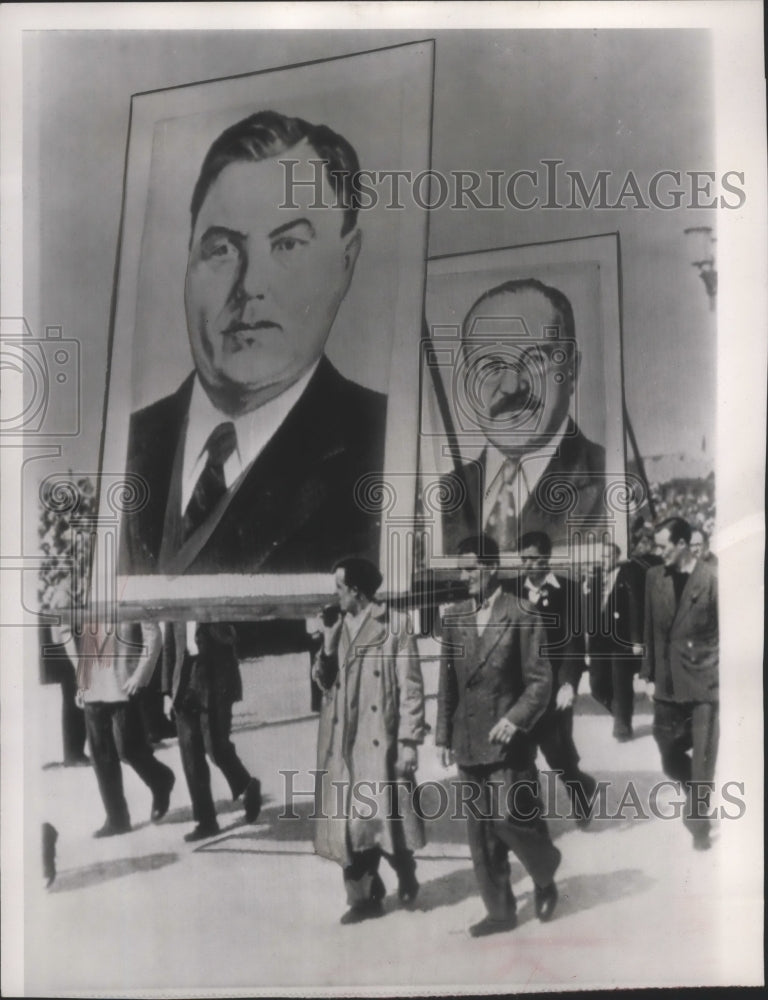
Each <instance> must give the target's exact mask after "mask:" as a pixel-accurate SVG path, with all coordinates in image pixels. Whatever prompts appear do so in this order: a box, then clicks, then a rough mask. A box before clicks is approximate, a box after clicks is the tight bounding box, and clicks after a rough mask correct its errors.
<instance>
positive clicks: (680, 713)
mask: <svg viewBox="0 0 768 1000" xmlns="http://www.w3.org/2000/svg"><path fill="white" fill-rule="evenodd" d="M680 582H681V583H682V581H680ZM719 662H720V661H719V629H718V601H717V573H716V571H715V570H714V569H713V568H712V566H711V565H710V564H708V563H705V562H703V561H702V560H700V559H699V560H698V561H697V562H696V565H695V566H694V567H693V570H692V572H691V573H690V575H689V576H688V578H687V580H686V581H685V582H684V585H683V586H682V592H681V595H680V599H679V603H678V602H677V599H676V595H675V582H674V573H672V572H670V571H669V570H668V569H667V568H666V567H665V566H655V567H654V568H653V569H650V570H649V571H648V576H647V579H646V591H645V661H644V663H643V669H642V676H643V677H644V678H646V679H647V680H649V681H651V682H652V683H653V684H654V686H655V690H654V719H653V734H654V737H655V739H656V743H657V744H658V747H659V751H660V752H661V764H662V768H663V770H664V773H665V774H666V775H667V776H668V777H669V778H671V779H672V780H673V781H682V782H685V783H686V791H687V797H688V802H687V807H686V815H685V822H686V825H688V827H689V829H691V832H692V833H693V835H694V842H696V841H697V840H698V841H699V842H702V841H703V842H704V843H706V841H707V839H708V836H709V820H708V819H706V818H705V817H706V815H707V813H708V812H709V807H708V800H709V796H708V794H707V789H708V786H709V785H710V784H711V782H712V781H713V780H714V774H715V762H716V758H717V745H718V737H719ZM689 750H690V751H692V755H691V756H689V755H688V751H689ZM697 799H698V802H697Z"/></svg>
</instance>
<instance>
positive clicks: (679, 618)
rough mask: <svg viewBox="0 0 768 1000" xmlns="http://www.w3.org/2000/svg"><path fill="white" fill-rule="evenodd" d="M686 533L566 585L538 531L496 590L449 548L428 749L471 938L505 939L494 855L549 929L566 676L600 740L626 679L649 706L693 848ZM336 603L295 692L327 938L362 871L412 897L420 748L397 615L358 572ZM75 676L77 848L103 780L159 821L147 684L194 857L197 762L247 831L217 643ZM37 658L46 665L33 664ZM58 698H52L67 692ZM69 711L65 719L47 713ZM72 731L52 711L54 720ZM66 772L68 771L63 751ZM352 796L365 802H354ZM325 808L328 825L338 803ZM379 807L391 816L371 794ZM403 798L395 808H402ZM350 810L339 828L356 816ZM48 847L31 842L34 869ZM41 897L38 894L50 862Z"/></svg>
mask: <svg viewBox="0 0 768 1000" xmlns="http://www.w3.org/2000/svg"><path fill="white" fill-rule="evenodd" d="M692 541H693V531H692V528H691V525H690V524H689V523H688V522H687V521H685V520H684V519H682V518H680V517H671V518H667V519H665V520H664V521H662V522H660V523H659V524H657V525H656V526H655V528H654V529H653V541H652V546H650V549H651V550H650V551H649V545H648V536H647V532H646V531H645V530H643V529H639V530H638V531H637V532H636V534H635V536H634V538H633V551H632V553H631V557H630V558H629V559H624V560H622V559H621V558H620V556H621V553H620V551H619V550H618V549H617V547H616V546H615V545H614V544H613V543H612V542H610V541H609V540H607V539H606V541H605V542H604V545H603V549H602V554H601V556H602V557H601V559H600V561H599V562H598V563H597V564H596V565H594V566H593V567H592V569H591V570H590V572H589V573H588V574H586V575H584V576H582V577H581V578H574V579H569V578H567V577H566V576H562V575H559V574H557V573H555V572H553V569H552V567H551V566H550V555H551V550H552V545H551V539H550V538H549V536H548V535H547V534H546V533H545V532H542V531H532V532H528V533H526V534H525V535H523V536H522V537H521V538H520V540H519V542H520V544H519V555H520V565H521V569H520V572H519V575H518V576H517V577H516V578H515V579H509V577H508V576H503V575H502V574H500V572H499V563H500V558H499V546H498V544H497V543H496V541H495V540H494V539H493V538H492V537H491V536H490V535H488V534H478V535H474V536H468V537H466V538H465V539H463V540H462V542H461V543H460V545H459V552H458V560H459V564H460V566H461V579H462V582H463V584H464V585H465V589H466V594H467V596H466V599H465V600H462V601H459V602H458V603H454V604H452V605H450V606H448V607H447V608H445V609H444V613H443V615H442V622H441V646H442V650H443V656H442V661H441V666H440V679H439V691H438V707H437V723H436V729H435V744H436V745H437V747H439V748H440V754H441V758H442V761H443V763H444V765H445V766H446V767H453V766H454V765H455V766H456V767H457V768H458V775H457V777H455V778H454V779H452V780H453V781H455V782H456V783H458V785H460V786H462V789H463V790H462V791H461V794H460V801H461V803H462V804H465V805H467V806H468V807H467V808H466V809H464V810H463V818H464V819H465V820H466V825H467V836H468V839H469V847H470V853H471V857H472V864H473V867H474V871H475V874H476V877H477V882H478V889H479V892H480V895H481V897H482V899H483V901H484V903H485V906H486V909H487V916H486V917H485V918H484V919H483V920H481V921H480V922H479V923H477V924H473V925H472V926H471V927H470V934H471V935H472V936H475V937H478V936H485V935H488V934H494V933H497V932H501V931H505V930H511V929H513V928H514V926H515V924H516V919H517V918H516V904H515V899H514V895H513V893H512V888H511V885H510V878H509V873H510V867H509V861H508V853H509V852H510V851H511V852H513V854H514V855H516V857H517V858H518V860H519V861H520V862H521V863H522V865H523V866H524V868H525V869H526V871H527V872H528V873H529V874H530V876H531V878H532V880H533V883H534V900H535V909H536V913H537V916H538V917H539V919H540V920H542V921H546V920H549V919H551V917H552V916H553V913H554V911H555V908H556V905H557V900H558V890H557V885H556V882H555V874H556V872H557V868H558V866H559V863H560V851H559V849H558V848H557V847H555V846H554V845H553V843H552V841H551V838H550V835H549V832H548V828H547V823H546V820H545V818H544V817H543V816H542V814H541V800H540V797H539V787H538V773H537V769H536V756H537V752H538V751H539V750H541V752H542V754H543V756H544V758H545V760H546V762H547V765H548V766H549V768H551V770H552V771H553V772H555V773H556V774H557V775H558V776H559V778H560V779H561V781H562V782H563V784H564V786H565V788H566V790H567V792H568V796H569V800H570V803H571V815H572V818H573V819H574V821H575V822H576V823H577V825H578V826H580V827H582V828H586V827H587V826H589V824H590V822H591V820H592V816H593V811H594V809H595V806H596V792H597V783H596V782H595V779H594V778H593V777H592V776H591V775H589V774H587V773H586V772H584V771H583V770H582V769H581V767H580V762H579V761H580V758H579V753H578V749H577V747H576V744H575V741H574V728H573V710H574V704H575V702H576V699H577V696H578V691H579V686H580V684H579V682H580V679H581V677H582V674H583V673H584V672H587V674H588V677H589V688H590V692H591V694H592V696H593V697H594V699H595V700H596V701H597V702H598V703H599V704H600V705H602V706H604V708H605V709H606V710H607V711H608V712H610V714H611V716H612V719H613V734H614V737H615V738H616V740H618V741H621V742H623V741H626V740H631V739H632V738H633V729H632V715H633V701H634V689H635V683H634V678H635V676H636V675H637V674H638V673H639V674H640V675H641V677H642V678H643V679H644V681H645V683H646V685H647V689H648V691H649V693H650V694H651V696H652V697H653V699H654V723H653V733H654V737H655V740H656V743H657V745H658V748H659V752H660V758H661V766H662V769H663V771H664V773H665V775H667V776H668V777H669V778H670V779H672V780H673V781H677V782H680V783H681V784H682V786H684V788H685V790H686V807H685V810H684V816H683V818H684V822H685V823H686V826H687V827H688V829H689V830H690V832H691V834H692V837H693V846H694V847H695V848H696V849H699V850H705V849H707V848H709V847H710V843H711V842H710V830H709V820H708V819H707V813H708V801H709V794H710V791H711V788H712V782H713V778H714V767H715V760H716V754H717V742H718V618H717V574H716V567H715V566H714V564H713V563H712V561H710V560H707V559H706V558H704V556H703V555H701V553H700V552H699V554H698V555H697V554H696V553H695V552H694V550H693V547H692ZM334 574H335V583H336V592H337V599H338V600H337V603H336V604H334V605H332V606H330V607H329V608H327V609H325V610H324V612H323V615H322V629H321V631H320V632H318V633H317V637H316V638H317V647H318V648H317V652H316V655H315V656H314V659H313V667H312V677H313V680H314V681H315V683H316V684H317V685H318V687H319V688H320V690H321V691H322V698H321V703H320V720H319V728H318V752H317V774H318V775H319V779H317V784H316V790H315V794H316V806H315V849H316V852H317V853H318V854H319V855H321V856H323V857H327V858H331V859H333V860H335V861H336V862H338V863H339V864H340V866H341V867H342V871H343V881H344V885H345V888H346V893H347V899H348V903H349V908H348V910H347V911H346V912H345V913H344V915H343V917H342V923H345V924H349V923H357V922H359V921H362V920H366V919H370V918H373V917H379V916H381V915H383V913H384V909H383V905H382V898H383V895H384V884H383V882H382V880H381V878H380V876H379V874H378V867H379V863H380V859H381V858H382V857H385V858H387V860H388V861H389V863H390V864H391V865H392V867H393V868H394V870H395V871H396V873H397V877H398V894H399V897H400V899H401V901H402V902H403V903H404V904H408V903H411V902H413V900H415V898H416V896H417V895H418V891H419V883H418V879H417V876H416V861H415V857H414V851H416V850H418V849H419V848H420V847H422V846H423V845H424V843H425V837H426V830H425V824H424V820H423V818H422V817H421V815H420V813H419V810H418V808H416V807H415V804H414V803H415V800H414V797H413V794H412V792H413V789H414V786H415V782H416V778H417V769H418V750H419V746H420V745H421V744H422V743H423V742H424V740H425V738H426V736H427V733H428V727H427V726H426V724H425V718H424V686H423V681H422V673H421V666H420V661H419V653H418V649H417V645H416V642H415V639H414V636H413V630H412V629H411V628H410V627H409V626H408V623H407V622H406V620H405V616H404V613H403V612H399V611H397V610H396V609H395V608H393V607H388V606H387V604H386V603H384V602H382V601H380V600H379V599H378V598H377V591H378V590H379V587H380V584H381V581H382V576H381V573H380V572H379V570H378V568H377V567H376V566H375V565H374V564H373V563H372V562H370V561H369V560H367V559H365V558H362V557H355V558H347V559H343V560H341V561H339V562H338V563H337V565H336V566H335V568H334ZM59 638H60V640H61V645H60V647H58V648H59V649H60V650H63V651H64V652H65V653H67V654H68V656H69V657H70V658H71V662H72V663H73V664H74V670H75V679H74V682H73V685H72V686H73V687H74V688H75V690H76V695H75V698H76V700H77V704H78V705H79V706H81V707H82V708H83V709H84V712H85V729H86V732H87V738H88V745H89V750H90V761H91V763H92V765H93V769H94V772H95V775H96V779H97V785H98V790H99V793H100V795H101V799H102V802H103V804H104V809H105V814H106V817H105V821H104V824H103V825H102V826H101V827H100V828H99V829H98V830H96V831H95V834H94V836H96V837H109V836H117V835H122V834H126V833H128V832H129V831H130V830H131V819H130V815H129V813H128V807H127V803H126V800H125V795H124V792H123V785H122V775H121V761H122V762H124V763H127V764H129V765H130V766H131V767H133V768H134V770H135V771H136V772H137V774H138V775H139V777H140V778H141V779H142V780H143V781H144V783H145V784H146V785H147V787H148V789H149V790H150V793H151V807H150V810H151V819H152V821H153V822H159V821H160V820H162V818H163V817H164V816H165V814H166V812H167V810H168V808H169V804H170V799H171V794H172V792H173V789H174V787H175V785H176V775H175V774H174V772H173V770H172V769H171V768H169V767H168V766H167V765H165V764H163V763H160V762H159V761H158V760H157V758H156V757H155V755H154V753H153V749H152V746H151V744H150V742H149V740H148V737H147V731H146V725H145V722H144V718H143V715H142V712H141V710H140V707H139V706H140V703H141V693H142V692H143V691H146V689H147V687H148V685H149V683H150V680H151V679H152V678H153V677H154V676H156V675H158V674H159V676H160V689H161V692H162V696H163V698H164V708H165V711H166V713H167V715H168V716H170V717H174V718H175V721H176V726H177V729H178V739H179V751H180V755H181V762H182V769H183V773H184V777H185V779H186V784H187V788H188V794H189V797H190V800H191V803H192V810H193V817H194V820H195V826H194V828H193V829H192V830H191V831H190V832H189V833H187V834H186V836H185V840H187V841H189V842H194V841H198V840H204V839H206V838H209V837H212V836H215V835H216V834H217V833H218V832H219V826H218V823H217V821H216V808H215V804H214V801H213V798H212V795H211V785H210V772H209V767H208V760H210V761H211V762H213V763H214V764H215V765H216V766H217V767H219V768H220V769H221V770H222V772H223V773H224V775H225V777H226V779H227V781H228V783H229V786H230V789H231V793H232V797H233V799H238V798H241V797H242V801H243V805H244V810H245V819H246V821H248V822H255V821H256V820H257V819H258V816H259V812H260V808H261V786H260V781H259V779H258V778H256V777H254V776H252V775H251V774H250V773H249V772H248V771H247V769H246V768H245V766H244V765H243V764H242V762H241V761H240V758H239V756H238V754H237V751H236V749H235V746H234V744H233V742H232V740H231V724H232V706H233V704H234V703H235V702H237V701H238V700H240V699H241V698H242V681H241V678H240V669H239V662H238V656H237V649H236V634H235V631H234V629H233V628H232V626H230V625H227V624H221V623H219V624H203V623H194V622H187V623H174V624H168V625H166V626H165V628H164V629H161V627H160V626H159V625H157V624H153V623H142V624H126V623H123V624H122V625H120V626H119V627H118V628H117V629H113V630H111V631H110V630H104V631H97V632H96V634H93V633H88V634H87V635H85V636H81V637H77V636H75V635H73V634H72V633H71V632H69V633H67V630H66V629H65V630H64V634H63V635H62V636H60V637H59ZM48 655H50V649H49V650H48ZM70 693H71V692H70ZM71 708H72V706H71V705H70V706H68V711H69V710H71ZM70 714H71V711H70ZM78 762H79V763H82V762H87V759H85V758H84V754H83V752H82V749H81V750H80V753H79V756H78ZM361 783H362V784H364V785H365V786H366V789H367V791H368V794H367V796H366V797H365V798H364V799H362V800H360V801H358V798H357V793H358V791H359V788H360V785H361ZM339 787H341V788H342V789H344V793H343V796H342V799H343V802H344V807H343V808H342V809H341V810H339V801H340V800H339V792H338V789H339ZM393 788H396V789H397V794H396V796H395V798H396V804H395V800H393V799H392V789H393ZM403 793H405V794H403ZM361 803H362V805H363V806H364V808H360V805H361ZM52 843H54V844H55V832H54V834H52V833H51V830H50V829H44V845H45V844H47V850H48V854H49V855H50V851H51V850H52V847H51V844H52ZM46 871H47V875H46V878H47V879H48V880H49V881H51V875H50V857H49V868H48V869H46Z"/></svg>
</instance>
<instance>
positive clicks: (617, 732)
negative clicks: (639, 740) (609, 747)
mask: <svg viewBox="0 0 768 1000" xmlns="http://www.w3.org/2000/svg"><path fill="white" fill-rule="evenodd" d="M613 736H614V739H615V740H616V742H617V743H629V741H630V740H631V739H632V737H633V736H634V733H633V732H632V726H614V727H613Z"/></svg>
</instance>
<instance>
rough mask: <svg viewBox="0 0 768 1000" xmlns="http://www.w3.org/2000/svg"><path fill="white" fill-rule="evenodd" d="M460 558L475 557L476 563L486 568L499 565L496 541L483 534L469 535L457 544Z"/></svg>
mask: <svg viewBox="0 0 768 1000" xmlns="http://www.w3.org/2000/svg"><path fill="white" fill-rule="evenodd" d="M458 554H459V555H460V556H477V561H478V562H480V563H483V564H485V565H488V566H498V565H499V546H498V545H497V544H496V540H495V539H494V538H491V536H490V535H486V534H485V533H482V534H479V535H469V536H468V537H467V538H462V540H461V541H460V542H459V547H458Z"/></svg>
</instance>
